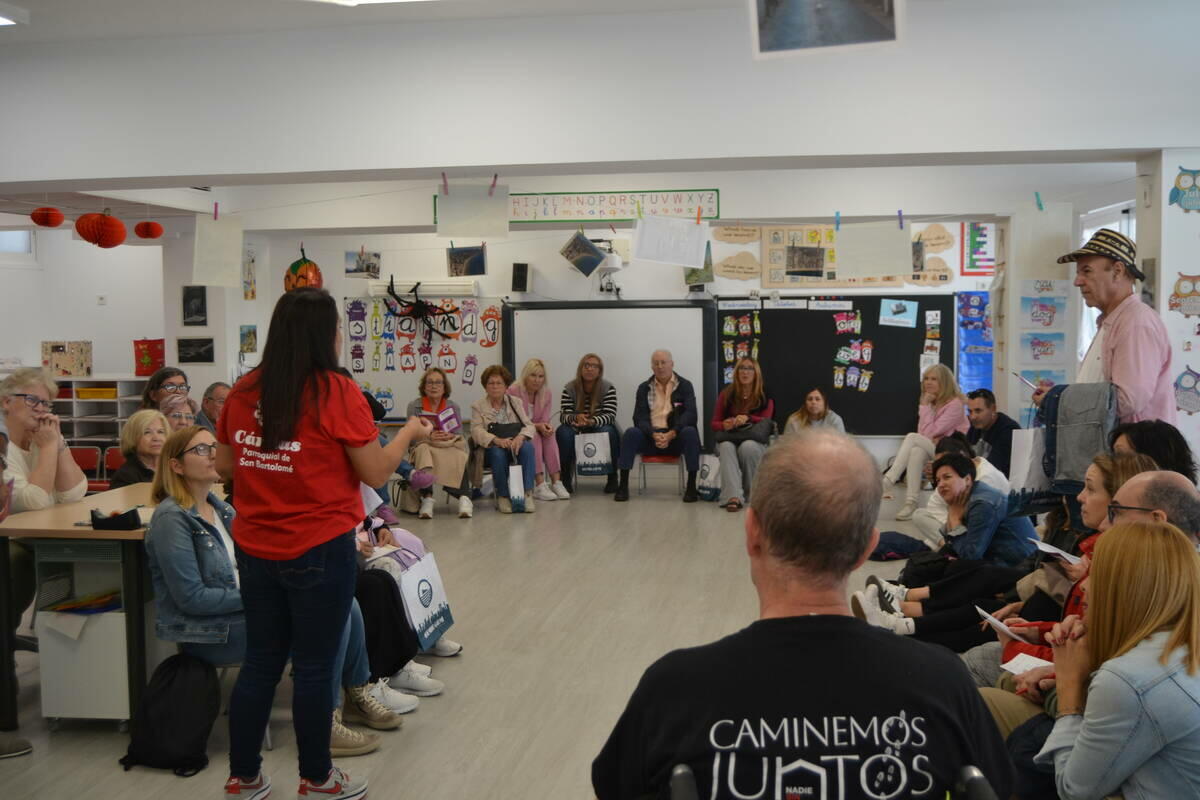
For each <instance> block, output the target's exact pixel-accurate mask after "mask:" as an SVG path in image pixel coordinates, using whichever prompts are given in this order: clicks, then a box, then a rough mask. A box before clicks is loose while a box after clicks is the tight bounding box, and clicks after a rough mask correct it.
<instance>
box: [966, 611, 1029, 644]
mask: <svg viewBox="0 0 1200 800" xmlns="http://www.w3.org/2000/svg"><path fill="white" fill-rule="evenodd" d="M975 610H976V611H978V612H979V616H981V617H983V618H984V619H985V620H987V624H988V625H991V626H992V629H993V630H995V631H996V632H997V633H1003V634H1004V635H1005V636H1011V637H1012V638H1014V639H1021V640H1022V641H1024V639H1023V637H1021V636H1018V635H1017V634H1015V633H1013V630H1012V628H1010V627H1008V626H1007V625H1005V624H1004V623H1003V622H1001V621H1000V620H998V619H996V618H995V617H993V616H992V615H991V614H989V613H988V612H986V611H984V610H983V609H982V608H980V607H979V606H975Z"/></svg>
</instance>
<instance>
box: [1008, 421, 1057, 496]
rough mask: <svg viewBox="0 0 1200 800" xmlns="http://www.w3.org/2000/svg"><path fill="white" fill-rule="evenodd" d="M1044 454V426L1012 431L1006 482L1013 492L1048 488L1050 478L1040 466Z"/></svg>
mask: <svg viewBox="0 0 1200 800" xmlns="http://www.w3.org/2000/svg"><path fill="white" fill-rule="evenodd" d="M1045 454H1046V429H1045V428H1019V429H1017V430H1015V431H1013V432H1012V460H1011V461H1010V462H1009V463H1010V466H1009V470H1008V472H1009V478H1008V483H1009V486H1010V487H1011V488H1012V490H1013V491H1014V492H1016V491H1021V490H1022V489H1027V490H1029V491H1044V490H1046V489H1049V488H1050V478H1049V477H1047V475H1046V470H1045V468H1044V467H1043V466H1042V456H1044V455H1045Z"/></svg>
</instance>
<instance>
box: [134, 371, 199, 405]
mask: <svg viewBox="0 0 1200 800" xmlns="http://www.w3.org/2000/svg"><path fill="white" fill-rule="evenodd" d="M191 388H192V387H191V386H188V378H187V374H186V373H185V372H184V371H183V370H181V369H180V368H179V367H162V368H160V369H158V370H155V372H154V374H153V375H151V376H150V377H149V378H147V379H146V388H145V389H143V390H142V405H141V407H142V408H152V409H154V410H155V411H158V410H159V408H158V407H159V404H161V403H162V401H163V400H165V399H167V398H168V397H173V396H174V395H177V394H179V395H183V396H184V397H187V395H188V392H189V391H191Z"/></svg>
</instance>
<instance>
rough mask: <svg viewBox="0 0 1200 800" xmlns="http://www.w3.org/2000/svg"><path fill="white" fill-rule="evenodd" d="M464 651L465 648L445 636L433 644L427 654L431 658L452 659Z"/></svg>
mask: <svg viewBox="0 0 1200 800" xmlns="http://www.w3.org/2000/svg"><path fill="white" fill-rule="evenodd" d="M462 649H463V646H462V645H461V644H459V643H458V642H456V641H454V640H453V639H447V638H446V637H445V636H443V637H441V638H440V639H438V640H437V641H436V642H434V643H433V647H431V648H429V649H428V650H426V651H425V652H426V653H428V654H429V655H431V656H438V657H440V658H451V657H452V656H456V655H458V654H459V653H461V652H462ZM408 663H409V664H412V663H413V662H411V661H410V662H408Z"/></svg>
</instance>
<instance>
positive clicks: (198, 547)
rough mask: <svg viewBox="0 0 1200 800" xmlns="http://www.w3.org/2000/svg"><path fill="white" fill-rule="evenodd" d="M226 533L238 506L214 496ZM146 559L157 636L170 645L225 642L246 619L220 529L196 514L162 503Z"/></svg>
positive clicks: (152, 525)
mask: <svg viewBox="0 0 1200 800" xmlns="http://www.w3.org/2000/svg"><path fill="white" fill-rule="evenodd" d="M208 502H210V503H212V506H213V508H214V509H216V512H217V514H218V515H219V516H220V518H221V522H222V524H224V525H225V530H227V531H231V530H233V516H234V512H233V507H232V506H230V505H228V504H226V503H223V502H222V501H220V500H218V499H217V498H216V497H215V496H214V495H212V494H210V495H209V496H208ZM146 555H147V557H148V558H147V561H148V563H149V567H150V580H151V581H152V582H153V584H154V598H155V603H156V609H157V621H156V623H155V633H156V634H157V635H158V638H160V639H163V640H166V641H168V642H224V641H226V639H227V638H228V636H229V624H230V623H231V622H236V621H238V620H240V619H241V618H242V594H241V592H240V591H238V588H237V580H236V579H235V577H234V569H236V566H235V565H234V564H233V563H232V562H231V561H230V560H229V553H228V551H226V549H225V544H224V543H223V542H222V541H221V535H220V534H219V533H217V529H216V528H215V527H213V526H212V525H210V524H209V523H207V522H205V521H204V519H203V518H202V517H201V516H200V515H199V514H198V513H197V512H196V509H194V508H193V509H188V510H185V509H183V508H180V506H179V504H178V503H176V502H175V501H174V500H173V499H171V498H170V497H168V498H166V499H165V500H163V501H162V502H161V503H159V504H158V508H157V509H155V511H154V516H153V517H152V518H151V519H150V528H149V529H148V530H147V531H146Z"/></svg>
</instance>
